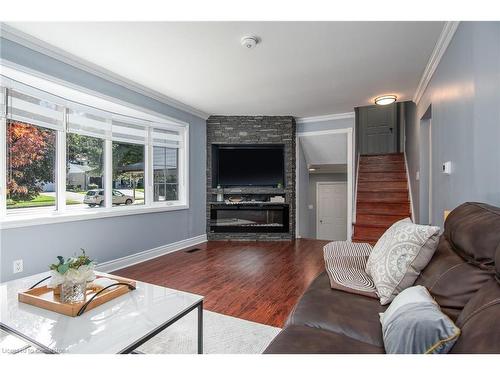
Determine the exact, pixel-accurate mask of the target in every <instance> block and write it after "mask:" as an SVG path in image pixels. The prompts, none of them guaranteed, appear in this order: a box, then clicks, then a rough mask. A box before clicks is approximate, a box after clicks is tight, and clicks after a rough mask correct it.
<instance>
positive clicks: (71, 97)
mask: <svg viewBox="0 0 500 375" xmlns="http://www.w3.org/2000/svg"><path fill="white" fill-rule="evenodd" d="M3 68H4V67H2V69H3ZM2 75H3V76H4V78H7V80H8V81H9V82H11V83H12V82H13V84H14V85H15V84H20V85H28V86H30V87H32V88H34V89H36V90H40V91H42V92H50V93H52V92H55V93H56V95H57V96H58V97H60V98H61V101H62V102H63V104H62V105H63V106H64V107H65V111H66V114H67V111H68V108H70V107H71V103H77V104H83V105H87V106H91V107H94V108H98V109H100V110H102V111H107V112H111V113H117V114H120V115H122V116H128V117H132V118H134V119H138V120H140V121H141V122H143V123H144V124H145V125H144V126H145V128H146V130H147V137H146V142H145V143H144V151H145V152H144V192H145V201H144V204H143V205H137V206H134V205H130V206H114V207H113V206H112V203H111V202H112V183H113V182H112V172H113V171H112V168H113V166H112V142H113V141H112V139H111V138H110V137H107V138H106V137H105V138H101V139H104V150H103V151H104V189H105V206H104V207H101V208H96V209H95V210H94V209H86V208H85V209H81V210H80V209H74V208H71V209H66V194H65V193H66V133H67V126H64V129H63V130H62V131H57V137H56V171H55V172H56V173H55V175H56V181H55V184H56V206H55V207H43V208H39V209H30V210H29V212H27V211H24V212H23V211H22V210H19V211H16V212H8V210H7V189H6V185H7V178H6V176H7V173H6V169H7V132H6V129H7V121H8V115H7V116H5V117H0V229H8V228H17V227H24V226H31V225H42V224H50V223H60V222H68V221H79V220H89V219H99V218H105V217H114V216H123V215H136V214H145V213H153V212H162V211H175V210H185V209H188V208H189V124H188V123H186V122H183V121H180V120H177V119H173V118H171V117H167V116H164V115H162V114H159V113H156V112H152V111H149V110H147V109H143V108H140V107H136V106H133V105H128V104H126V103H123V102H120V101H118V100H116V101H115V100H110V98H106V99H103V98H102V97H99V96H93V95H90V94H89V93H88V91H79V90H77V89H75V88H73V87H71V88H70V87H68V86H63V85H61V84H60V83H58V82H54V81H51V80H48V79H47V77H43V78H41V77H39V76H36V75H32V74H28V73H25V72H22V71H20V70H15V69H13V68H7V67H5V70H2ZM4 83H5V82H4ZM7 91H8V90H7ZM48 95H51V94H48ZM6 102H7V100H6ZM58 104H59V103H58ZM66 120H67V116H65V121H66ZM65 125H66V123H65ZM152 128H159V129H166V130H175V131H177V132H179V135H180V136H181V140H182V141H181V145H180V147H179V153H178V173H179V175H178V181H179V186H178V190H179V196H178V198H179V199H178V200H176V201H164V202H154V201H153V163H152V154H153V142H152V137H151V129H152ZM165 147H168V146H165Z"/></svg>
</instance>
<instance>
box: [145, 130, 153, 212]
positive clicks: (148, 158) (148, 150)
mask: <svg viewBox="0 0 500 375" xmlns="http://www.w3.org/2000/svg"><path fill="white" fill-rule="evenodd" d="M144 153H145V155H144V194H145V195H146V196H145V197H144V204H145V205H146V206H151V204H152V203H153V194H152V193H153V146H152V141H151V128H148V129H147V142H146V145H145V149H144Z"/></svg>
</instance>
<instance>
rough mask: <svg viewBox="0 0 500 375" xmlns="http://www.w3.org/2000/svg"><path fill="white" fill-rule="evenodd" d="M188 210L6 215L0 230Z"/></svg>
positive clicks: (162, 207)
mask: <svg viewBox="0 0 500 375" xmlns="http://www.w3.org/2000/svg"><path fill="white" fill-rule="evenodd" d="M188 208H189V205H188V204H175V205H170V206H169V205H163V204H162V205H158V204H154V205H152V206H149V207H126V208H125V207H113V208H108V209H106V208H97V209H96V210H95V211H91V212H89V211H80V210H78V211H77V210H75V211H71V210H68V211H66V212H64V213H61V212H53V213H51V214H48V213H47V212H45V213H36V214H35V213H33V214H31V215H27V214H24V215H23V214H12V215H7V217H5V218H4V219H3V220H2V222H0V229H11V228H21V227H28V226H34V225H44V224H56V223H66V222H71V221H82V220H94V219H103V218H108V217H116V216H128V215H141V214H151V213H157V212H168V211H178V210H187V209H188Z"/></svg>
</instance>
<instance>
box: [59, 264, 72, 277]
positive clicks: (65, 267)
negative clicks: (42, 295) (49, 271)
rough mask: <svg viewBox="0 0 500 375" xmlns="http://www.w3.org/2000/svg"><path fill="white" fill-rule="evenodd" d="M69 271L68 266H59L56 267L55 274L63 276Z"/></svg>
mask: <svg viewBox="0 0 500 375" xmlns="http://www.w3.org/2000/svg"><path fill="white" fill-rule="evenodd" d="M68 269H69V264H61V265H59V267H57V272H59V273H60V274H62V275H64V274H65V273H66V272H67V271H68Z"/></svg>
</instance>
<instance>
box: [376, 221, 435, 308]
mask: <svg viewBox="0 0 500 375" xmlns="http://www.w3.org/2000/svg"><path fill="white" fill-rule="evenodd" d="M438 241H439V227H432V226H428V225H418V224H413V223H412V221H411V220H410V219H409V218H406V219H403V220H400V221H398V222H396V223H394V224H392V226H391V227H390V228H389V229H387V230H386V231H385V233H384V234H383V235H382V237H380V239H379V240H378V241H377V243H376V244H375V246H374V247H373V250H372V252H371V254H370V256H369V258H368V261H367V263H366V272H367V273H368V275H369V276H371V278H372V279H373V282H374V283H375V288H376V289H377V295H378V296H379V297H380V303H381V304H382V305H386V304H388V303H390V302H391V301H392V300H393V299H394V297H396V296H397V295H398V293H400V292H401V291H403V290H404V289H406V288H408V287H409V286H412V285H413V283H414V282H415V280H416V279H417V277H418V276H419V274H420V272H421V271H422V269H424V267H425V266H426V265H427V263H429V260H430V259H431V258H432V255H433V254H434V251H436V247H437V244H438Z"/></svg>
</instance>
